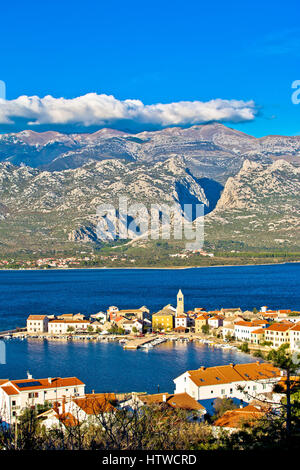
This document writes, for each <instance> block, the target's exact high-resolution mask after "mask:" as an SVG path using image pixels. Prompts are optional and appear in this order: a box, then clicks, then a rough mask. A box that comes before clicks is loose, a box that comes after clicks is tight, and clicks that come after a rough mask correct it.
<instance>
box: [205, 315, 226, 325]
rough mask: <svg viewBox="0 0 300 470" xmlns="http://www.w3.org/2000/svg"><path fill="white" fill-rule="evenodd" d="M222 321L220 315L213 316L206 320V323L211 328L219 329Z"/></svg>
mask: <svg viewBox="0 0 300 470" xmlns="http://www.w3.org/2000/svg"><path fill="white" fill-rule="evenodd" d="M223 319H224V317H223V316H222V315H214V316H212V317H210V318H209V319H208V320H207V323H208V325H209V326H210V327H211V328H219V327H220V326H222V325H223Z"/></svg>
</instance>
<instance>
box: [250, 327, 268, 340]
mask: <svg viewBox="0 0 300 470" xmlns="http://www.w3.org/2000/svg"><path fill="white" fill-rule="evenodd" d="M263 341H265V328H258V329H256V330H253V331H251V332H250V343H252V344H261V343H262V342H263Z"/></svg>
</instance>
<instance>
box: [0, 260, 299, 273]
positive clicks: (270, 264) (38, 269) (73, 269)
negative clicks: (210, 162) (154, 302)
mask: <svg viewBox="0 0 300 470" xmlns="http://www.w3.org/2000/svg"><path fill="white" fill-rule="evenodd" d="M284 264H300V261H284V262H280V263H261V264H256V263H251V264H250V263H249V264H248V263H247V264H216V265H211V266H159V267H155V266H135V267H133V266H119V267H112V266H96V267H92V266H90V267H81V268H79V267H76V268H0V272H1V271H82V270H90V269H94V270H95V269H99V270H100V269H101V270H102V269H130V270H134V269H156V270H159V269H168V270H175V269H202V268H241V267H244V266H282V265H284Z"/></svg>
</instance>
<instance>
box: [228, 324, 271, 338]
mask: <svg viewBox="0 0 300 470" xmlns="http://www.w3.org/2000/svg"><path fill="white" fill-rule="evenodd" d="M266 326H268V323H267V322H266V321H265V320H256V321H253V322H250V321H238V322H236V323H235V324H234V337H235V339H237V340H239V341H250V340H251V332H252V331H254V330H257V329H258V328H265V327H266Z"/></svg>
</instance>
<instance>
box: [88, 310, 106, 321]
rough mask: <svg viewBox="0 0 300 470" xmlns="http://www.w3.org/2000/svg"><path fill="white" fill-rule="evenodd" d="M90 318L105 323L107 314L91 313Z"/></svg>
mask: <svg viewBox="0 0 300 470" xmlns="http://www.w3.org/2000/svg"><path fill="white" fill-rule="evenodd" d="M90 318H92V319H94V320H97V321H99V322H100V323H105V322H106V320H107V314H106V313H104V312H98V313H94V314H93V315H91V317H90Z"/></svg>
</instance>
